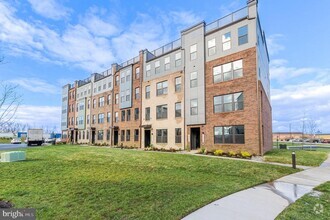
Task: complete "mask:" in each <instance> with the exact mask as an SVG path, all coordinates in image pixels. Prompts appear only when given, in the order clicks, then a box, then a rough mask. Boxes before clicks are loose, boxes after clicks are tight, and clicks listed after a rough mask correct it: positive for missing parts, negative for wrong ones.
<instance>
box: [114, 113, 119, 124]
mask: <svg viewBox="0 0 330 220" xmlns="http://www.w3.org/2000/svg"><path fill="white" fill-rule="evenodd" d="M115 122H119V113H118V112H115Z"/></svg>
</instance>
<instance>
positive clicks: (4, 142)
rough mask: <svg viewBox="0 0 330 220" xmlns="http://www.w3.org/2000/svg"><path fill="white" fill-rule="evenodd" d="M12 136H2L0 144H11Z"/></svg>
mask: <svg viewBox="0 0 330 220" xmlns="http://www.w3.org/2000/svg"><path fill="white" fill-rule="evenodd" d="M11 140H12V138H0V144H9V143H10V141H11Z"/></svg>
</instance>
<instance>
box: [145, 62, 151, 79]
mask: <svg viewBox="0 0 330 220" xmlns="http://www.w3.org/2000/svg"><path fill="white" fill-rule="evenodd" d="M150 75H151V67H150V64H148V65H147V66H146V77H149V76H150Z"/></svg>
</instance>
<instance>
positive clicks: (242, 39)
mask: <svg viewBox="0 0 330 220" xmlns="http://www.w3.org/2000/svg"><path fill="white" fill-rule="evenodd" d="M247 42H248V26H247V25H245V26H243V27H240V28H238V45H242V44H246V43H247Z"/></svg>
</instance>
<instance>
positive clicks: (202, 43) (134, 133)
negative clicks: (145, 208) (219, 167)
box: [62, 0, 272, 155]
mask: <svg viewBox="0 0 330 220" xmlns="http://www.w3.org/2000/svg"><path fill="white" fill-rule="evenodd" d="M257 6H258V2H257V1H256V0H249V1H248V2H247V6H246V7H244V8H242V9H240V10H238V11H235V12H233V13H232V14H229V15H228V16H225V17H223V18H220V19H218V20H216V21H214V22H212V23H209V24H206V23H205V22H200V23H198V24H196V25H194V26H193V27H190V28H187V29H185V30H182V31H181V37H180V39H178V40H175V41H173V42H171V43H169V44H166V45H164V46H163V47H160V48H158V49H156V50H153V51H149V50H147V49H144V50H141V51H140V52H139V55H138V56H136V57H134V58H132V59H130V60H128V61H126V62H124V63H122V64H112V66H111V69H109V70H107V71H105V72H104V73H97V74H92V76H91V79H90V80H85V81H78V82H76V83H75V86H70V85H66V86H64V87H63V95H62V98H63V99H62V106H63V108H62V109H63V111H62V130H63V133H65V132H67V134H68V140H69V141H70V142H72V143H82V142H87V143H106V144H108V145H124V146H135V147H139V148H145V147H149V146H153V147H157V148H175V149H186V150H188V149H189V150H193V149H198V148H201V147H205V148H207V149H208V150H211V149H223V150H225V151H229V150H233V151H248V152H250V153H255V154H259V155H260V154H264V153H265V152H266V151H268V150H270V149H271V148H272V112H271V111H272V109H271V104H270V79H269V56H268V51H267V43H266V38H265V34H264V32H263V30H262V28H261V25H260V19H259V16H258V10H257V9H258V7H257ZM127 49H129V48H127ZM102 80H103V81H102ZM106 80H107V81H106ZM100 81H102V82H100ZM112 82H113V84H112ZM89 90H90V93H89ZM75 91H76V93H77V97H76V98H75V99H73V98H72V93H74V92H75ZM70 94H71V95H70ZM78 94H79V96H78ZM66 97H68V99H66ZM87 97H88V98H87ZM66 103H67V105H66ZM72 105H75V106H76V108H77V109H76V112H72V111H70V109H71V110H72ZM86 105H87V106H86ZM73 109H74V107H73ZM66 110H69V111H66ZM66 115H67V117H65V116H66ZM72 118H73V119H74V118H76V119H75V120H76V124H74V123H73V124H72V123H71V122H72V121H71V120H72ZM89 118H90V119H89ZM83 119H84V120H83ZM77 121H78V122H77ZM105 121H106V122H105ZM80 131H81V132H83V133H82V134H80ZM70 138H71V139H70Z"/></svg>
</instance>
